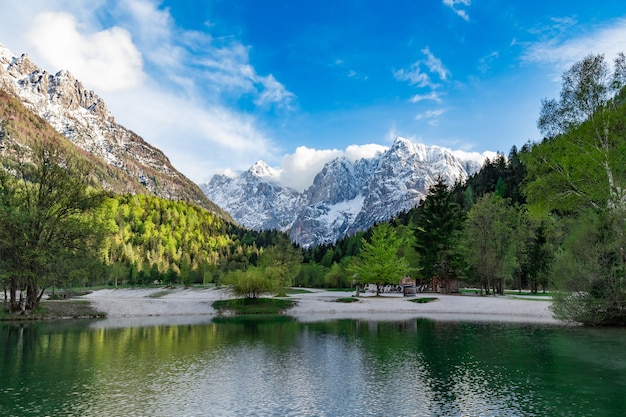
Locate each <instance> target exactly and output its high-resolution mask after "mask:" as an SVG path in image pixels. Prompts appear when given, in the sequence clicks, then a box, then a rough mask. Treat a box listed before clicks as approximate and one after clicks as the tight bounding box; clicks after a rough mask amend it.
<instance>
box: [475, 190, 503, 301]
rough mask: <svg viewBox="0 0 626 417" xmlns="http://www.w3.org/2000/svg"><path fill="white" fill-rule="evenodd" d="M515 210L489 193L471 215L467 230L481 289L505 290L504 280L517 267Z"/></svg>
mask: <svg viewBox="0 0 626 417" xmlns="http://www.w3.org/2000/svg"><path fill="white" fill-rule="evenodd" d="M514 219H515V213H514V210H513V209H512V208H511V207H510V206H508V204H507V202H506V200H505V199H503V198H501V197H499V196H498V195H497V194H485V195H484V196H482V197H481V198H479V199H478V201H476V203H475V204H474V205H473V206H472V208H471V209H470V211H469V213H468V214H467V221H466V222H465V229H464V242H465V251H466V254H467V259H468V262H469V266H470V267H471V268H472V269H473V271H474V272H475V273H476V274H477V276H478V279H479V283H480V292H481V294H482V293H483V290H485V291H486V293H487V294H489V293H490V291H491V289H493V293H494V294H496V293H497V294H503V293H504V281H505V279H506V278H507V277H510V276H511V272H512V270H513V267H514V260H513V252H512V251H513V238H514V226H513V221H514Z"/></svg>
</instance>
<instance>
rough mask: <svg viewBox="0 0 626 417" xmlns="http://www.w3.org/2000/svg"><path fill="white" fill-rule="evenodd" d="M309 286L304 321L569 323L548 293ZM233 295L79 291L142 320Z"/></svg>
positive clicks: (179, 314) (115, 316) (191, 312)
mask: <svg viewBox="0 0 626 417" xmlns="http://www.w3.org/2000/svg"><path fill="white" fill-rule="evenodd" d="M307 291H310V292H307V293H298V294H290V295H289V297H288V298H289V299H291V300H294V301H296V302H297V304H296V306H294V307H293V308H291V309H289V310H287V311H286V312H285V315H288V316H292V317H294V318H295V319H296V320H298V321H300V322H317V321H328V320H343V319H356V320H371V321H397V320H406V319H411V318H420V317H423V318H428V319H432V320H439V321H482V322H511V323H529V324H556V325H559V324H560V325H564V324H565V323H564V322H562V321H559V320H557V319H555V318H554V317H553V316H552V312H551V311H550V309H549V307H550V305H551V304H552V303H551V302H550V300H545V299H543V300H537V299H533V298H526V299H524V298H522V297H519V296H506V295H505V296H495V297H493V296H479V295H471V294H470V295H447V294H437V293H418V294H417V296H416V297H404V296H403V295H402V294H398V293H386V294H383V295H381V296H378V297H376V296H375V294H372V293H361V294H360V296H359V301H357V302H353V303H341V302H337V299H339V298H345V297H348V296H352V295H354V292H342V291H339V292H337V291H326V290H319V289H307ZM420 297H436V298H437V300H435V301H432V302H428V303H423V304H422V303H415V302H411V301H410V300H411V299H414V298H420ZM230 298H233V295H232V294H231V293H230V291H229V290H227V289H220V288H208V289H205V288H203V289H196V288H189V289H182V288H175V289H163V288H154V289H104V290H97V291H94V292H92V293H90V294H87V295H85V296H81V297H78V299H84V300H89V302H90V303H91V305H92V307H93V308H94V309H96V310H98V311H101V312H103V313H105V314H106V316H107V318H106V319H105V320H108V321H111V322H113V321H117V322H120V321H128V320H121V319H132V321H133V322H137V323H140V322H141V321H142V320H141V319H142V318H144V319H148V318H153V319H154V318H177V320H178V321H181V320H182V318H183V317H188V318H189V319H192V320H199V321H202V320H209V319H212V318H213V317H217V312H216V311H215V309H213V307H212V306H211V305H212V303H213V302H214V301H216V300H223V299H230ZM177 320H173V321H177ZM146 321H150V320H146ZM153 321H154V320H153ZM156 321H159V320H156Z"/></svg>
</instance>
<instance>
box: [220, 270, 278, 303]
mask: <svg viewBox="0 0 626 417" xmlns="http://www.w3.org/2000/svg"><path fill="white" fill-rule="evenodd" d="M221 283H222V284H223V285H226V286H229V287H230V288H231V289H232V290H233V292H234V293H235V295H237V296H240V297H246V298H258V297H259V296H261V295H262V294H266V293H271V292H274V291H276V290H277V289H278V282H277V281H276V280H274V279H272V278H271V277H270V276H268V275H267V274H266V273H265V271H264V270H263V269H262V268H259V267H251V268H248V269H246V270H242V269H237V270H234V271H230V272H229V273H227V274H226V276H225V277H224V279H223V280H222V282H221Z"/></svg>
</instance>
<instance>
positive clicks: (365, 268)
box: [347, 223, 408, 295]
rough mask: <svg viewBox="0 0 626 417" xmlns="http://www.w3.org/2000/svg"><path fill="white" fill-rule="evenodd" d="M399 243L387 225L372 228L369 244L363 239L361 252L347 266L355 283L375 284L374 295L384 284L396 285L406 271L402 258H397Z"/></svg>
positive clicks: (382, 224) (378, 292) (377, 293)
mask: <svg viewBox="0 0 626 417" xmlns="http://www.w3.org/2000/svg"><path fill="white" fill-rule="evenodd" d="M400 245H401V241H400V239H399V238H398V235H397V234H396V232H395V230H394V229H392V228H391V227H390V226H389V224H388V223H381V224H379V225H377V226H375V227H374V229H373V231H372V238H371V242H368V241H366V240H365V238H363V242H362V244H361V252H360V254H359V256H358V257H356V258H355V260H354V262H353V263H352V264H350V265H349V266H348V268H347V269H348V272H349V273H351V274H353V275H354V278H355V280H356V281H358V282H361V283H364V284H366V283H367V284H376V295H379V294H380V288H381V287H382V286H383V285H386V284H397V283H398V282H399V281H400V279H401V278H402V276H403V275H404V274H405V273H406V271H407V269H408V263H407V261H406V259H405V258H404V257H401V256H398V251H399V249H400Z"/></svg>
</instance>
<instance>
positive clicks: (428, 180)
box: [201, 137, 480, 247]
mask: <svg viewBox="0 0 626 417" xmlns="http://www.w3.org/2000/svg"><path fill="white" fill-rule="evenodd" d="M261 162H262V161H260V162H258V163H256V164H255V165H253V167H252V168H250V169H249V170H248V171H246V172H245V173H243V174H242V175H240V176H239V177H237V178H235V179H233V180H227V181H225V180H224V178H222V177H220V176H214V177H213V178H212V179H211V181H210V182H209V183H208V184H205V185H203V186H201V188H202V189H203V190H204V192H205V193H206V194H207V196H208V197H209V198H210V199H211V200H213V201H215V202H217V203H218V204H219V205H220V206H221V207H222V208H224V209H225V210H226V211H228V212H229V213H230V214H231V215H232V216H233V218H235V219H236V220H237V221H238V222H240V223H241V224H242V225H244V226H247V227H250V228H252V229H255V230H267V229H277V228H278V229H280V230H282V231H285V232H287V233H289V234H290V236H291V239H292V240H293V241H294V242H296V243H298V244H300V245H302V246H304V247H308V246H315V245H319V244H324V243H332V242H335V241H337V240H338V239H340V238H342V237H344V236H347V235H351V234H354V233H356V232H358V231H360V230H366V229H368V228H369V227H371V226H372V225H373V224H375V223H377V222H380V221H384V220H387V219H389V218H391V217H393V216H395V215H397V214H398V213H400V212H402V211H406V210H409V209H411V208H412V207H415V206H416V205H417V204H418V203H419V202H420V201H421V200H422V199H423V198H424V197H425V196H426V195H427V193H428V189H429V187H430V186H431V185H432V184H434V182H435V181H436V180H437V178H438V177H442V178H444V179H445V180H446V181H447V182H448V183H449V184H450V185H452V184H454V183H455V182H457V181H464V180H465V179H466V178H467V177H468V175H470V174H472V173H473V171H472V172H468V171H467V169H466V167H468V166H469V164H467V163H465V161H461V160H460V159H458V158H456V157H455V156H454V155H452V153H451V152H449V151H447V150H446V149H444V148H440V147H436V146H425V145H423V144H419V143H413V142H411V141H410V140H408V139H405V138H402V137H398V138H397V139H396V140H395V142H394V144H393V145H392V147H391V148H389V149H388V150H386V151H385V152H381V153H378V154H376V156H374V157H372V158H363V159H359V160H356V161H351V160H349V159H347V158H345V157H339V158H336V159H333V160H332V161H330V162H328V163H326V164H325V165H324V167H323V168H322V169H321V170H320V171H319V172H318V173H317V175H316V176H315V178H314V180H313V184H312V185H311V186H310V187H309V188H307V189H306V190H305V191H304V192H302V193H298V192H296V191H294V190H292V189H290V188H287V187H282V186H280V185H279V184H278V183H277V182H270V181H267V180H269V179H270V178H277V177H274V176H272V175H267V171H266V170H267V169H268V168H269V167H267V165H266V164H264V163H262V164H261ZM478 168H480V167H478ZM269 169H270V170H271V168H269ZM270 172H272V171H270ZM273 172H277V171H276V170H273ZM252 173H256V175H252Z"/></svg>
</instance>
